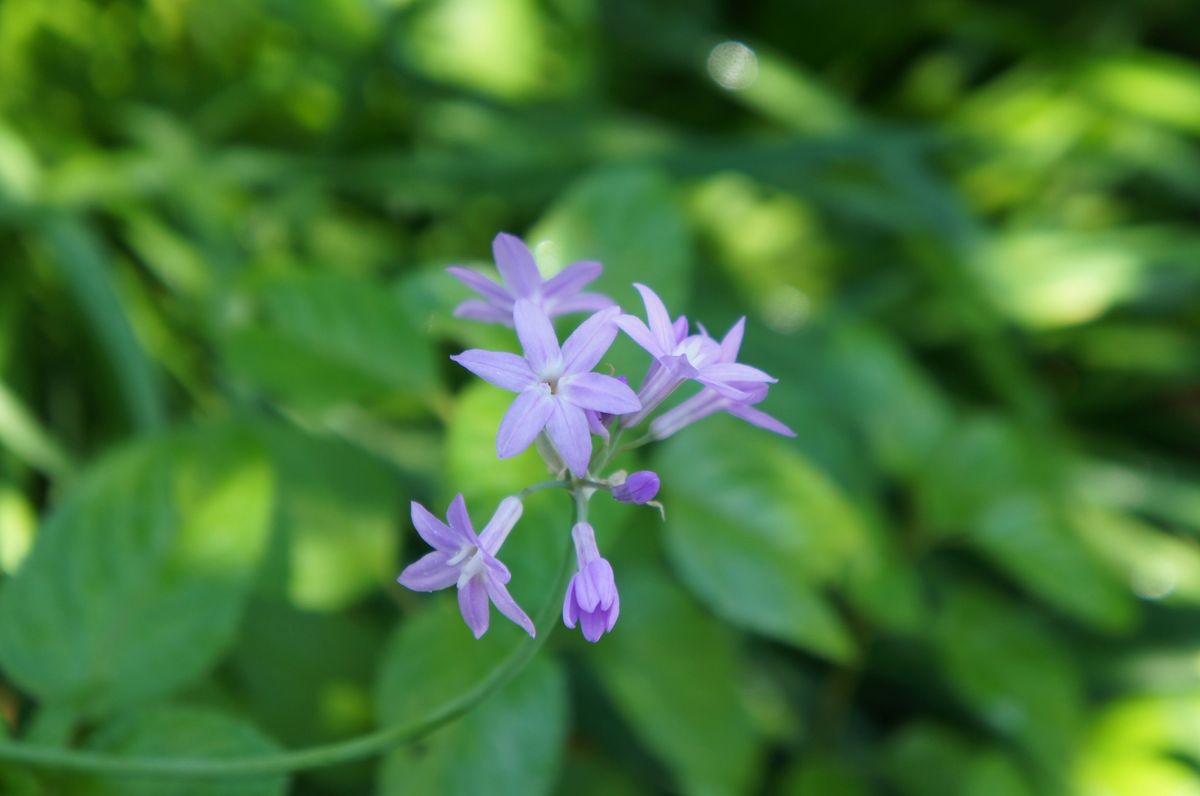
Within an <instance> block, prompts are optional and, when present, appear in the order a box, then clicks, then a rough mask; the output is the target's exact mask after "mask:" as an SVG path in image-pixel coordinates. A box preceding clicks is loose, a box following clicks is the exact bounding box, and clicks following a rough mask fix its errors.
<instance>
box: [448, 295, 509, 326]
mask: <svg viewBox="0 0 1200 796" xmlns="http://www.w3.org/2000/svg"><path fill="white" fill-rule="evenodd" d="M454 317H455V318H466V319H467V320H471V321H482V322H483V323H502V324H504V325H505V326H512V325H513V322H512V310H511V309H507V310H505V309H500V308H499V307H494V306H492V305H491V304H488V303H487V302H486V301H480V300H479V299H471V300H469V301H464V302H463V303H462V304H459V305H458V306H457V307H455V308H454Z"/></svg>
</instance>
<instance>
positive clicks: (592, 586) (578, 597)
mask: <svg viewBox="0 0 1200 796" xmlns="http://www.w3.org/2000/svg"><path fill="white" fill-rule="evenodd" d="M575 602H577V603H579V607H580V608H581V609H582V610H583V613H590V612H592V611H595V610H596V607H597V606H598V605H599V604H600V591H599V589H597V588H596V581H595V580H594V579H593V578H592V577H591V565H588V566H586V567H584V568H583V569H581V570H579V572H577V573H575Z"/></svg>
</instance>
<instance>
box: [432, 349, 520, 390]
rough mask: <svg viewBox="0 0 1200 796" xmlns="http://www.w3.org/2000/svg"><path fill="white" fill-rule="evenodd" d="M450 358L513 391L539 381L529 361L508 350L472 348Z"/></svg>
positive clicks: (481, 376)
mask: <svg viewBox="0 0 1200 796" xmlns="http://www.w3.org/2000/svg"><path fill="white" fill-rule="evenodd" d="M450 358H451V359H452V360H454V361H455V362H457V363H458V364H460V365H462V366H463V367H464V368H466V369H467V370H469V371H471V372H472V373H474V374H475V375H476V376H478V377H479V378H481V379H483V380H484V381H486V382H488V383H490V384H495V385H496V386H497V387H503V388H504V389H506V390H512V391H513V392H521V390H524V389H525V388H526V387H529V386H530V385H532V384H536V383H537V381H538V378H537V376H536V375H535V374H534V372H533V370H531V369H530V367H529V363H528V362H526V361H525V360H524V359H523V358H521V357H519V356H517V355H516V354H510V353H509V352H507V351H484V350H483V349H481V348H470V349H468V350H466V351H463V352H462V353H461V354H455V355H454V356H452V357H450Z"/></svg>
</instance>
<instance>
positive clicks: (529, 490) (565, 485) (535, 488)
mask: <svg viewBox="0 0 1200 796" xmlns="http://www.w3.org/2000/svg"><path fill="white" fill-rule="evenodd" d="M570 488H571V484H570V483H569V482H567V481H557V480H555V481H542V482H541V483H537V484H534V485H532V486H527V487H525V488H524V489H522V490H521V491H520V492H518V493H517V497H519V498H520V499H521V500H524V499H525V498H526V497H528V496H529V495H532V494H533V493H534V492H540V491H542V490H543V489H570Z"/></svg>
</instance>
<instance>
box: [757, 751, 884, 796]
mask: <svg viewBox="0 0 1200 796" xmlns="http://www.w3.org/2000/svg"><path fill="white" fill-rule="evenodd" d="M779 793H780V794H781V796H810V795H811V796H817V795H818V794H819V795H820V796H870V793H871V789H870V788H869V787H868V786H867V785H866V784H865V783H864V782H863V779H862V776H861V774H859V773H857V772H855V770H854V769H853V768H852V767H851V766H848V765H847V764H845V763H843V762H842V761H840V760H838V759H837V758H833V757H816V756H812V757H804V758H802V759H801V761H800V762H799V763H798V764H797V765H795V766H793V767H792V769H791V771H789V772H788V773H787V774H786V775H785V776H784V779H783V784H782V786H780V789H779Z"/></svg>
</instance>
